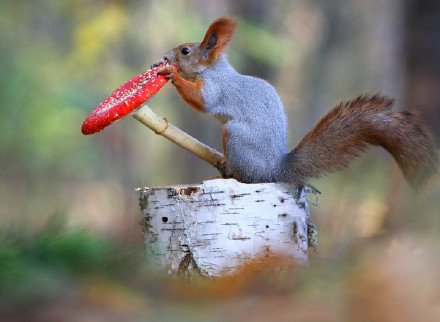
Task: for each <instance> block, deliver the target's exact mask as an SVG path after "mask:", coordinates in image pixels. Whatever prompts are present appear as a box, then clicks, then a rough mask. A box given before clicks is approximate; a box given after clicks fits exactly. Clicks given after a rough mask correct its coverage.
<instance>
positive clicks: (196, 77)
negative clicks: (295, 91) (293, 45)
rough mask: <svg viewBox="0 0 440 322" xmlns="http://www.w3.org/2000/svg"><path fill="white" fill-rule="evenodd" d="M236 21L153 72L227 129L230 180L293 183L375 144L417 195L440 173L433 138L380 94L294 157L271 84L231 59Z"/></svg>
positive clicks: (321, 126)
mask: <svg viewBox="0 0 440 322" xmlns="http://www.w3.org/2000/svg"><path fill="white" fill-rule="evenodd" d="M235 28H236V21H235V20H234V19H232V18H230V17H220V18H218V19H217V20H215V21H214V22H213V23H212V24H211V25H210V26H209V28H208V30H207V32H206V34H205V36H204V38H203V40H202V42H201V43H195V42H192V43H184V44H182V45H180V46H178V47H176V48H174V49H172V50H170V51H168V52H167V53H165V55H164V57H163V60H161V61H159V62H158V63H156V64H153V67H157V66H160V65H162V67H161V68H160V70H159V74H161V75H165V76H166V77H167V78H168V79H170V80H171V81H172V84H173V85H174V86H175V87H176V89H177V92H178V93H179V95H180V96H181V98H182V99H183V100H184V101H185V102H186V103H187V104H188V105H190V106H191V107H192V108H194V109H195V110H197V111H199V112H204V113H207V114H208V115H210V116H212V117H214V118H215V119H217V120H218V121H220V123H221V124H222V145H223V152H224V156H225V159H226V175H227V177H231V178H235V179H236V180H238V181H241V182H245V183H257V182H289V183H292V184H295V185H296V186H298V187H304V185H305V184H306V182H307V180H308V179H311V178H318V177H320V176H321V175H323V174H327V173H331V172H334V171H336V170H340V169H342V168H344V167H346V166H348V164H349V163H350V161H351V160H352V159H353V158H354V157H356V156H358V155H359V154H360V153H361V152H363V151H364V150H365V149H366V148H367V147H368V146H369V145H377V146H381V147H382V148H384V149H386V150H387V151H388V152H389V153H390V154H391V155H392V156H393V158H394V159H395V161H396V162H397V164H398V165H399V167H400V169H401V170H402V172H403V174H404V176H405V177H406V179H407V180H408V182H409V183H410V185H411V186H413V187H414V188H418V187H420V186H422V185H423V184H424V183H426V181H427V179H428V178H430V177H431V176H432V175H433V174H434V173H435V172H436V170H437V165H438V162H439V157H438V154H437V152H436V144H435V143H434V139H433V136H432V135H431V133H430V131H429V130H428V129H427V128H426V127H425V126H424V125H423V124H422V123H421V121H420V120H419V118H418V116H417V115H416V114H415V113H414V112H411V111H404V112H397V111H393V108H392V106H393V103H394V100H393V99H392V98H388V97H386V96H384V95H381V94H375V95H363V96H359V97H357V98H355V99H353V100H351V101H347V102H342V103H340V104H339V105H337V106H336V107H334V108H333V109H332V110H331V111H330V112H329V113H328V114H326V115H325V116H324V117H323V118H322V119H321V120H320V121H319V123H318V124H317V125H316V127H315V128H314V129H313V130H312V131H310V132H309V133H308V134H307V135H306V136H305V137H304V138H303V139H302V141H301V142H300V143H299V144H298V145H297V146H296V147H295V148H294V149H293V150H292V151H291V152H288V150H287V121H286V115H285V113H284V107H283V104H282V102H281V99H280V97H279V96H278V94H277V92H276V90H275V89H274V87H273V86H272V85H270V84H269V83H268V82H266V81H265V80H262V79H260V78H256V77H251V76H247V75H242V74H240V73H238V72H237V71H235V69H234V68H233V67H232V66H231V65H230V64H229V62H228V60H227V58H226V55H225V53H224V51H225V49H226V47H227V45H228V43H229V42H230V40H231V39H232V35H233V33H234V31H235Z"/></svg>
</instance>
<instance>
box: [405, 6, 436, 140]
mask: <svg viewBox="0 0 440 322" xmlns="http://www.w3.org/2000/svg"><path fill="white" fill-rule="evenodd" d="M406 9H407V10H406V12H407V15H406V30H405V31H406V33H405V34H406V35H407V38H406V43H405V45H406V48H405V51H406V54H407V56H406V80H407V83H406V100H407V103H408V106H409V107H411V108H414V109H417V110H420V111H421V114H422V116H423V117H424V119H425V120H426V121H427V123H428V125H430V127H431V128H432V129H433V130H434V131H435V132H436V134H437V136H438V135H440V127H439V126H438V125H439V124H440V113H439V110H440V1H438V0H424V1H415V0H408V1H406Z"/></svg>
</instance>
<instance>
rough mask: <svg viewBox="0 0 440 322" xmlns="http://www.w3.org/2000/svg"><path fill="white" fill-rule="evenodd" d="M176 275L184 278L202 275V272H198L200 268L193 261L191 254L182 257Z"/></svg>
mask: <svg viewBox="0 0 440 322" xmlns="http://www.w3.org/2000/svg"><path fill="white" fill-rule="evenodd" d="M177 275H178V276H180V277H185V278H190V277H193V276H201V275H202V272H201V271H200V268H199V267H198V265H197V263H196V261H195V260H194V258H193V255H192V253H191V252H190V253H188V254H186V255H185V256H183V258H182V260H181V261H180V264H179V268H178V269H177Z"/></svg>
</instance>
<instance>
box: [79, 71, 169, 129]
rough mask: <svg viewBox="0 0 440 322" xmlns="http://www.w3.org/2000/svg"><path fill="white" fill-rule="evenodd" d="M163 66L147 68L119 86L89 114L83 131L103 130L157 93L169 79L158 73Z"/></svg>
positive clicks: (83, 125)
mask: <svg viewBox="0 0 440 322" xmlns="http://www.w3.org/2000/svg"><path fill="white" fill-rule="evenodd" d="M161 67H163V66H157V67H155V68H153V69H149V70H146V71H145V72H143V73H141V74H139V75H136V76H134V77H132V78H130V79H129V80H128V81H127V82H125V83H124V84H123V85H121V86H119V87H118V88H117V89H116V90H115V91H114V92H113V93H111V94H110V95H109V96H108V97H107V98H106V99H105V100H104V101H103V102H102V103H101V104H99V105H98V107H97V108H95V109H94V110H93V111H92V112H91V113H90V114H89V116H88V117H87V118H86V119H85V121H84V123H83V124H82V127H81V132H82V133H83V134H84V135H88V134H93V133H96V132H99V131H102V130H103V129H104V128H105V127H106V126H108V125H110V124H111V123H113V122H114V121H116V120H119V119H121V118H123V117H124V116H126V115H128V114H130V113H131V112H133V111H135V110H136V109H137V108H138V107H139V106H141V105H142V104H143V103H144V102H146V101H147V100H148V99H149V98H151V97H152V96H153V95H154V94H156V93H157V92H158V91H159V90H160V89H161V88H162V87H163V86H164V85H165V84H166V83H167V81H168V80H167V79H166V78H165V76H163V75H158V74H157V72H158V70H159V69H160V68H161Z"/></svg>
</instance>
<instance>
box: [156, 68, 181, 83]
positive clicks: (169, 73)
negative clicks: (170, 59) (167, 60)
mask: <svg viewBox="0 0 440 322" xmlns="http://www.w3.org/2000/svg"><path fill="white" fill-rule="evenodd" d="M176 73H177V68H176V67H174V66H165V67H162V68H161V69H159V71H158V72H157V74H158V75H163V76H165V78H166V79H171V80H172V79H173V78H174V76H175V75H176Z"/></svg>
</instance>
